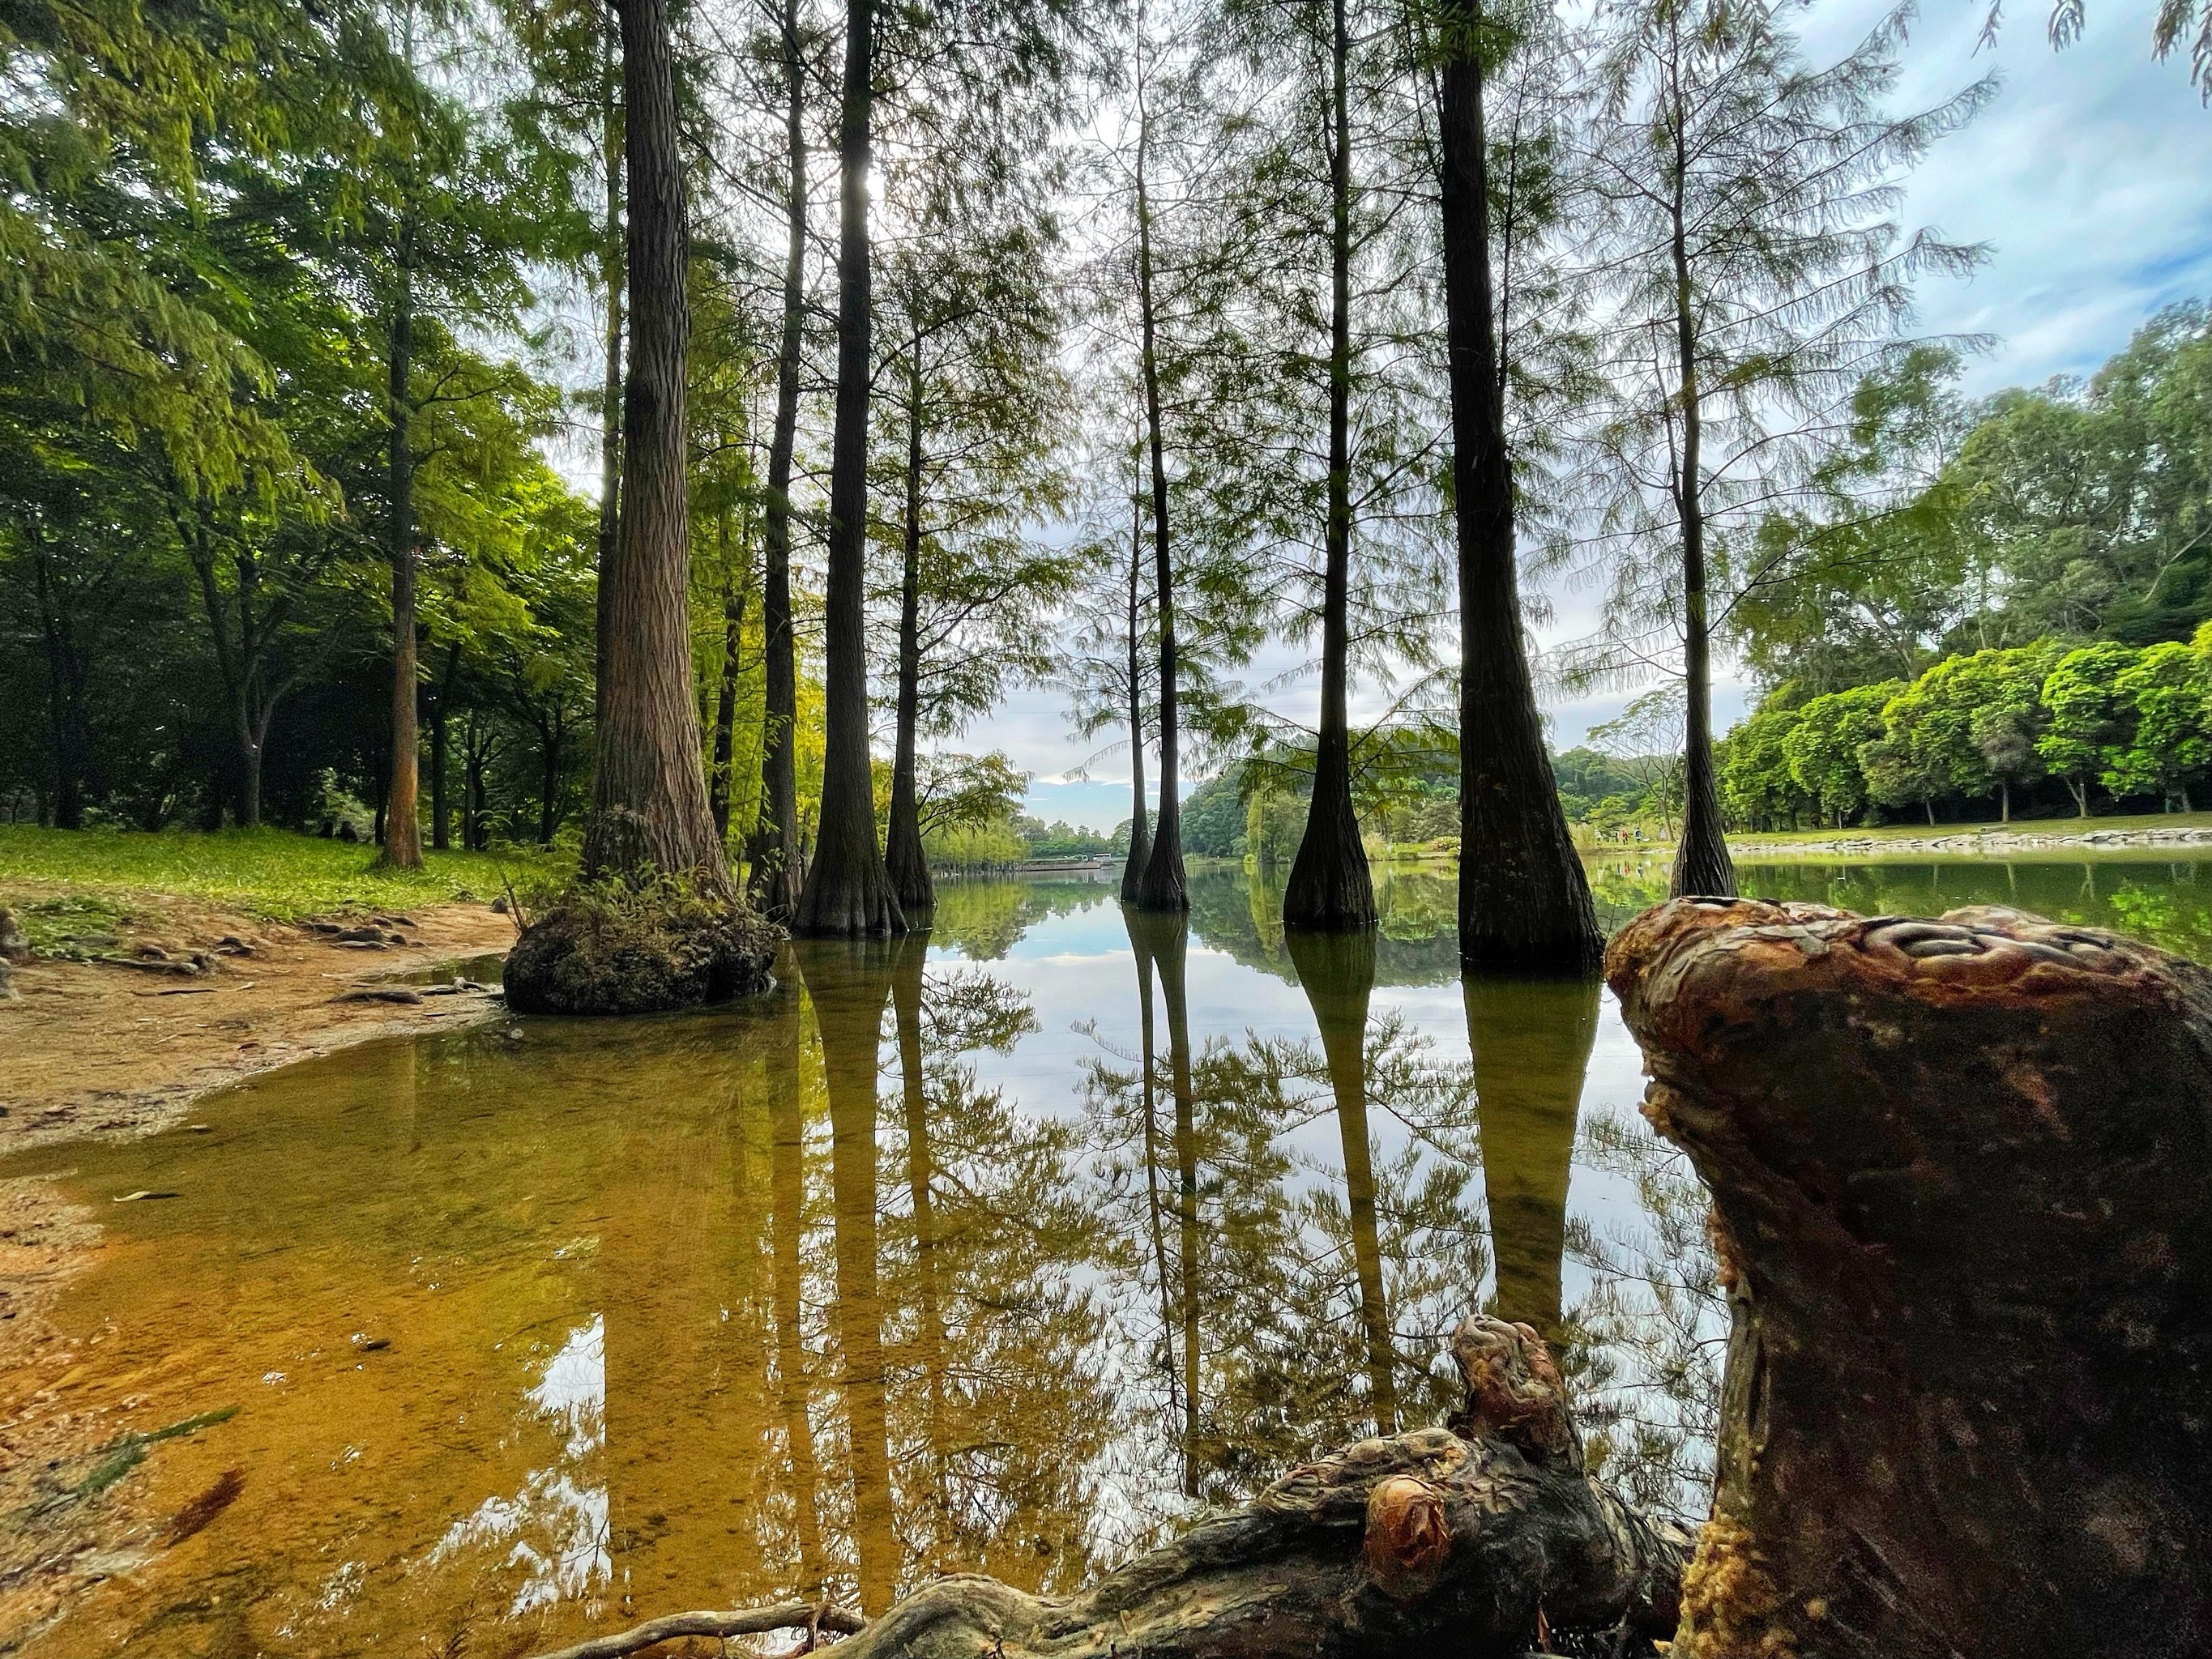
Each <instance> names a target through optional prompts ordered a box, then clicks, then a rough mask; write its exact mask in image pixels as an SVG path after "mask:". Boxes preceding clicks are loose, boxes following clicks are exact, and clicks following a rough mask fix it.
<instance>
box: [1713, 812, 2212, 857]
mask: <svg viewBox="0 0 2212 1659" xmlns="http://www.w3.org/2000/svg"><path fill="white" fill-rule="evenodd" d="M2144 829H2212V812H2145V813H2141V814H2137V815H2136V816H2134V817H2112V818H2074V817H2066V818H2015V819H2014V820H2013V821H2012V822H2011V823H1938V824H1935V825H1932V826H1931V825H1929V824H1928V823H1883V824H1877V825H1875V827H1874V828H1873V829H1857V828H1853V829H1787V830H1781V831H1778V832H1777V833H1775V834H1773V835H1765V836H1751V835H1732V836H1729V846H1730V847H1734V848H1790V847H1793V846H1796V845H1798V844H1800V843H1802V842H1832V841H1870V842H1877V843H1879V842H1886V841H1927V840H1929V839H1931V838H1933V837H1936V836H1942V837H1946V838H1948V837H1950V836H1973V835H1986V836H2004V835H2013V836H2086V835H2094V834H2099V833H2101V832H2104V831H2107V830H2112V831H2118V833H2120V834H2122V835H2128V834H2133V833H2135V832H2136V831H2140V830H2144Z"/></svg>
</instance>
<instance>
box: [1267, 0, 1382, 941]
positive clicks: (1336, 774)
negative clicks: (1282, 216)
mask: <svg viewBox="0 0 2212 1659" xmlns="http://www.w3.org/2000/svg"><path fill="white" fill-rule="evenodd" d="M1351 52H1352V42H1351V37H1350V35H1349V33H1348V32H1347V30H1346V26H1345V16H1344V0H1335V3H1334V7H1333V9H1332V32H1331V54H1330V65H1331V67H1330V85H1329V109H1330V117H1329V147H1330V155H1329V197H1330V210H1331V222H1330V230H1329V351H1328V528H1327V536H1326V540H1327V550H1326V554H1325V562H1326V569H1325V572H1324V574H1323V576H1322V624H1321V641H1322V644H1321V726H1320V730H1319V731H1318V732H1316V740H1317V741H1316V750H1315V755H1314V790H1313V799H1312V801H1311V803H1310V805H1309V806H1308V807H1307V809H1306V829H1305V834H1304V836H1302V837H1301V838H1300V839H1299V842H1298V850H1297V857H1296V858H1294V859H1293V860H1291V878H1290V880H1289V882H1288V883H1287V884H1285V886H1284V889H1283V926H1284V927H1311V928H1316V929H1328V930H1333V931H1344V930H1350V929H1358V928H1366V927H1373V926H1374V925H1375V886H1374V882H1373V880H1372V878H1370V875H1369V873H1368V870H1367V849H1366V848H1364V846H1363V845H1361V843H1360V837H1359V819H1358V815H1357V814H1356V813H1354V812H1353V811H1352V734H1351V729H1350V720H1349V714H1348V711H1347V708H1346V704H1347V701H1348V696H1349V686H1348V684H1347V681H1348V679H1349V677H1350V672H1351V664H1350V662H1349V660H1348V658H1349V656H1350V653H1351V616H1350V611H1351V603H1352V436H1351V435H1352V128H1351V104H1350V94H1349V91H1348V89H1347V88H1346V81H1347V79H1348V78H1349V59H1350V58H1351Z"/></svg>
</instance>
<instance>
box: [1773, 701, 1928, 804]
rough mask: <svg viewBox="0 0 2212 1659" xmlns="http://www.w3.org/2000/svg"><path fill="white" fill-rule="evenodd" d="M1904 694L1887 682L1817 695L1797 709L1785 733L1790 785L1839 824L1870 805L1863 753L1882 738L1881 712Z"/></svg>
mask: <svg viewBox="0 0 2212 1659" xmlns="http://www.w3.org/2000/svg"><path fill="white" fill-rule="evenodd" d="M1902 690H1905V684H1904V682H1902V681H1900V680H1884V681H1882V682H1881V684H1876V685H1862V686H1854V687H1853V688H1852V689H1851V690H1848V691H1834V692H1830V693H1829V694H1828V695H1826V696H1820V697H1814V698H1813V699H1811V700H1810V701H1809V702H1807V703H1805V704H1804V706H1803V707H1802V708H1799V709H1798V711H1797V719H1796V724H1795V726H1793V727H1792V728H1791V729H1790V731H1789V732H1786V733H1785V734H1784V737H1783V738H1782V752H1783V755H1784V758H1785V759H1786V760H1787V761H1788V763H1789V766H1790V779H1791V781H1794V782H1795V783H1796V786H1797V787H1798V788H1800V789H1801V790H1802V791H1804V792H1805V793H1806V794H1808V795H1809V796H1811V797H1812V798H1813V799H1814V801H1816V802H1818V803H1819V805H1820V811H1821V812H1822V814H1823V815H1825V816H1826V817H1829V818H1831V819H1832V820H1834V821H1835V822H1836V823H1842V822H1843V820H1844V818H1845V817H1849V816H1850V814H1851V813H1853V812H1856V811H1858V810H1859V809H1860V808H1861V807H1862V806H1863V805H1865V804H1866V800H1867V796H1868V792H1869V785H1868V781H1867V777H1866V773H1865V770H1864V767H1863V762H1862V760H1861V752H1862V751H1863V750H1864V749H1865V747H1866V745H1867V744H1870V743H1875V742H1877V741H1879V740H1880V739H1881V737H1882V735H1883V726H1882V710H1883V709H1884V708H1887V707H1888V705H1889V702H1890V699H1891V698H1893V697H1894V696H1897V695H1898V694H1899V692H1901V691H1902Z"/></svg>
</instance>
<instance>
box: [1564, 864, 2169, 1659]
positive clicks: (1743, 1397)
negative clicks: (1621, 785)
mask: <svg viewBox="0 0 2212 1659" xmlns="http://www.w3.org/2000/svg"><path fill="white" fill-rule="evenodd" d="M1606 970H1607V978H1608V979H1609V981H1611V983H1612V985H1613V990H1614V991H1615V992H1616V994H1619V996H1620V1000H1621V1004H1622V1007H1623V1010H1624V1012H1625V1013H1626V1017H1627V1020H1628V1024H1629V1025H1630V1028H1631V1029H1632V1030H1633V1031H1634V1032H1635V1034H1636V1036H1637V1038H1638V1041H1639V1042H1641V1043H1642V1044H1643V1046H1644V1054H1645V1055H1646V1058H1647V1060H1648V1062H1649V1066H1650V1072H1651V1076H1652V1082H1651V1085H1650V1091H1649V1094H1648V1096H1647V1098H1646V1103H1645V1106H1644V1110H1645V1113H1646V1115H1648V1116H1650V1119H1651V1121H1653V1123H1654V1124H1656V1126H1657V1127H1658V1128H1659V1129H1660V1131H1661V1132H1662V1133H1664V1134H1666V1135H1667V1136H1668V1138H1669V1139H1673V1140H1674V1141H1675V1142H1677V1143H1678V1144H1680V1146H1683V1147H1684V1148H1685V1149H1686V1151H1687V1152H1689V1154H1690V1156H1691V1158H1692V1160H1693V1161H1694V1162H1695V1164H1696V1165H1697V1167H1698V1170H1699V1174H1700V1175H1701V1176H1703V1177H1704V1178H1705V1182H1706V1184H1707V1185H1708V1186H1709V1187H1710V1188H1711V1190H1712V1193H1713V1195H1714V1200H1715V1205H1716V1208H1717V1224H1716V1237H1717V1243H1718V1244H1719V1246H1720V1249H1721V1251H1722V1255H1723V1278H1724V1281H1725V1282H1727V1283H1729V1287H1730V1297H1731V1304H1732V1310H1733V1329H1732V1333H1731V1337H1730V1345H1729V1362H1728V1376H1727V1383H1726V1385H1725V1389H1724V1395H1723V1409H1722V1424H1723V1427H1722V1438H1721V1444H1720V1448H1719V1470H1718V1473H1719V1488H1718V1492H1717V1499H1716V1506H1715V1515H1714V1519H1713V1521H1712V1522H1711V1525H1710V1526H1709V1527H1708V1528H1706V1530H1705V1534H1704V1536H1703V1537H1702V1539H1701V1540H1700V1541H1699V1553H1698V1555H1697V1558H1696V1559H1695V1561H1694V1562H1693V1563H1692V1566H1691V1569H1690V1571H1689V1573H1688V1575H1687V1577H1686V1580H1685V1583H1684V1585H1683V1603H1684V1606H1683V1622H1682V1626H1681V1632H1680V1638H1679V1640H1678V1641H1677V1644H1676V1646H1675V1649H1674V1653H1675V1655H1676V1656H1677V1659H1690V1656H1694V1659H1722V1656H1728V1659H1735V1656H1751V1655H1758V1656H1762V1659H1766V1656H1780V1655H1803V1656H1814V1655H1836V1656H1845V1655H1851V1656H1856V1655H1880V1656H1882V1659H1918V1656H1928V1659H1937V1656H1944V1659H1948V1656H1952V1655H1961V1654H1966V1655H1973V1656H1977V1659H2003V1656H2014V1655H2019V1656H2027V1655H2031V1654H2032V1655H2036V1656H2047V1655H2054V1654H2087V1653H2110V1654H2121V1653H2126V1654H2130V1655H2153V1654H2157V1655H2165V1654H2174V1655H2179V1654H2183V1653H2190V1654H2202V1653H2204V1652H2206V1651H2208V1650H2212V1225H2208V1223H2212V1185H2209V1184H2208V1182H2212V977H2208V975H2206V974H2205V973H2204V971H2203V970H2202V969H2198V968H2197V967H2195V966H2193V965H2192V964H2191V963H2185V962H2183V961H2181V960H2179V959H2178V958H2176V957H2169V956H2167V955H2166V954H2165V953H2163V952H2161V951H2155V950H2152V949H2150V948H2148V946H2145V945H2137V944H2134V943H2132V942H2130V941H2128V940H2124V939H2117V938H2115V937H2113V936H2112V935H2111V934H2108V933H2100V932H2098V931H2095V930H2093V929H2087V928H2079V927H2057V926H2053V925H2051V924H2050V923H2048V922H2045V921H2041V920H2039V919H2038V918H2035V917H2032V916H2026V915H2020V914H2017V913H2015V912H2011V911H2006V910H1995V909H1981V910H1960V911H1954V912H1953V913H1952V914H1950V915H1947V916H1945V917H1944V918H1943V919H1942V921H1936V922H1930V921H1914V920H1907V919H1903V918H1898V917H1881V916H1875V917H1859V916H1856V915H1850V913H1848V912H1845V911H1838V910H1832V909H1827V908H1822V907H1818V906H1813V905H1802V904H1790V905H1776V904H1765V903H1756V902H1734V901H1730V902H1722V901H1717V900H1698V899H1684V900H1677V901H1675V902H1673V903H1671V904H1668V905H1665V906H1662V907H1661V908H1659V909H1656V910H1654V911H1651V912H1650V913H1648V914H1647V915H1644V916H1642V917H1640V918H1638V920H1637V921H1634V922H1632V924H1630V926H1629V927H1627V928H1626V929H1625V930H1624V931H1623V932H1622V933H1621V934H1620V936H1619V937H1618V938H1617V939H1615V940H1614V942H1613V947H1612V949H1611V951H1609V952H1608V954H1607V963H1606Z"/></svg>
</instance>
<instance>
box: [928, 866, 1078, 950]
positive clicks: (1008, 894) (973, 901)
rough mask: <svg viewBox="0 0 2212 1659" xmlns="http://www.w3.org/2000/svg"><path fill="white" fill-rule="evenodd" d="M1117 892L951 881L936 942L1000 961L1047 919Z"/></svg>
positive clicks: (933, 924) (1055, 884) (944, 891)
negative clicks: (1025, 934)
mask: <svg viewBox="0 0 2212 1659" xmlns="http://www.w3.org/2000/svg"><path fill="white" fill-rule="evenodd" d="M1113 896H1114V889H1113V888H1111V887H1109V886H1107V885H1104V884H1101V883H1097V882H1082V881H945V882H940V883H939V884H938V889H937V908H935V909H933V910H932V911H931V912H930V916H929V927H930V938H931V939H933V941H934V942H935V943H936V944H937V945H938V946H939V948H940V949H942V948H946V947H950V948H951V949H954V950H957V951H959V952H960V954H961V955H962V956H963V957H966V958H967V959H968V960H969V961H970V962H998V961H1000V960H1002V959H1003V958H1004V957H1005V956H1006V952H1007V951H1011V950H1012V949H1013V948H1014V946H1015V945H1017V944H1018V943H1019V942H1020V939H1021V937H1022V935H1023V934H1024V933H1028V932H1029V930H1030V928H1032V927H1036V925H1037V924H1038V923H1039V922H1041V921H1049V920H1050V919H1051V918H1053V917H1054V916H1060V915H1068V914H1069V913H1070V912H1073V911H1076V910H1088V909H1090V908H1092V907H1093V906H1096V905H1100V904H1103V903H1105V902H1108V901H1109V900H1110V899H1111V898H1113Z"/></svg>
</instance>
